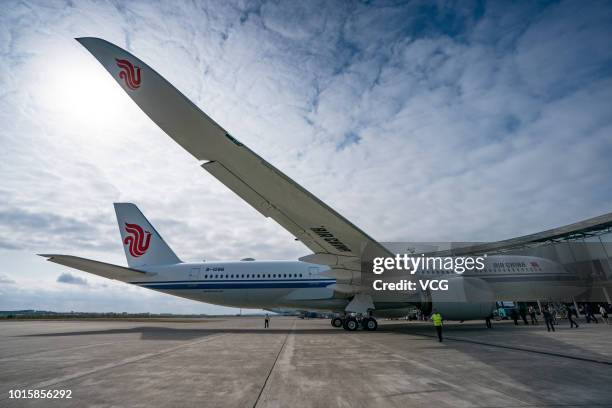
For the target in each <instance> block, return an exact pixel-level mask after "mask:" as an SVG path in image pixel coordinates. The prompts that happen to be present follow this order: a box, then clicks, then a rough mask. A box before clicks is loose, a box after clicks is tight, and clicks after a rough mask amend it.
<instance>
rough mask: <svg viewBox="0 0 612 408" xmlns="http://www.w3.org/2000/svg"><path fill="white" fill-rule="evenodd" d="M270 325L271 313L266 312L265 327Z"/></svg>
mask: <svg viewBox="0 0 612 408" xmlns="http://www.w3.org/2000/svg"><path fill="white" fill-rule="evenodd" d="M268 327H270V315H269V314H267V313H266V319H265V320H264V329H267V328H268Z"/></svg>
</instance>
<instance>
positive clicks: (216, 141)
mask: <svg viewBox="0 0 612 408" xmlns="http://www.w3.org/2000/svg"><path fill="white" fill-rule="evenodd" d="M77 40H78V41H79V42H80V43H81V44H82V45H83V46H84V47H85V48H87V50H88V51H89V52H91V53H92V54H93V56H94V57H96V59H98V61H99V62H100V63H101V64H102V65H103V66H104V68H105V69H106V70H107V71H108V72H109V73H110V74H111V76H112V77H113V78H114V79H115V80H116V81H117V82H118V83H119V85H120V86H121V87H122V88H123V89H124V90H125V92H126V93H127V94H128V95H129V96H130V97H131V98H132V100H133V101H134V102H136V104H137V105H138V106H139V107H140V108H141V109H142V110H143V111H144V112H145V113H146V114H147V116H149V118H151V120H153V122H155V123H156V124H157V125H158V126H159V127H160V128H161V129H162V130H163V131H164V132H166V133H167V134H168V135H169V136H170V137H171V138H172V139H174V140H175V141H176V142H177V143H178V144H179V145H181V146H182V147H183V148H184V149H185V150H187V151H188V152H189V153H191V155H193V156H194V157H195V158H196V159H198V160H201V161H205V163H204V164H202V168H204V170H206V171H207V172H209V173H210V174H212V175H213V176H214V177H216V178H217V179H218V180H219V181H221V182H222V183H223V184H225V185H226V186H227V187H229V188H230V189H231V190H232V191H233V192H234V193H236V194H237V195H238V196H240V197H241V198H242V199H243V200H245V201H246V202H247V203H249V204H250V205H251V206H253V207H254V208H255V209H256V210H257V211H259V212H260V213H261V214H263V215H264V216H265V217H271V218H272V219H274V220H275V221H276V222H277V223H279V224H280V225H281V226H282V227H283V228H285V229H286V230H287V231H289V232H290V233H291V234H293V235H294V236H295V237H296V239H297V240H299V241H301V242H302V243H304V245H306V246H307V247H308V248H310V249H311V250H312V251H313V252H314V254H312V255H308V256H306V257H303V258H300V259H301V260H304V261H308V262H313V263H319V264H325V265H331V266H347V265H348V268H349V269H351V270H355V271H356V270H357V269H360V266H359V262H360V257H361V255H362V253H363V251H364V248H366V246H367V247H368V248H369V251H373V252H376V253H380V254H381V256H388V255H390V253H389V252H388V251H387V250H386V249H385V248H384V247H382V246H381V245H380V244H379V243H378V242H377V241H375V240H374V239H373V238H371V237H370V236H368V235H367V234H366V233H365V232H363V231H362V230H361V229H359V228H358V227H356V226H355V225H354V224H352V223H351V222H350V221H348V220H347V219H346V218H344V217H342V216H341V215H340V214H338V213H337V212H336V211H334V210H333V209H332V208H331V207H329V206H328V205H326V204H325V203H323V202H322V201H321V200H319V199H318V198H317V197H315V196H314V195H312V194H311V193H310V192H308V191H306V190H305V189H304V188H303V187H301V186H300V185H299V184H297V183H296V182H294V181H293V180H291V179H290V178H289V177H287V176H286V175H285V174H283V173H282V172H281V171H280V170H278V169H276V168H275V167H274V166H272V165H271V164H270V163H268V162H267V161H265V160H264V159H263V158H261V157H260V156H258V155H257V154H256V153H254V152H253V151H252V150H251V149H249V148H248V147H246V146H245V145H244V144H243V143H241V142H240V141H238V140H237V139H236V138H235V137H233V136H231V135H230V134H229V133H228V132H227V131H226V130H225V129H223V128H222V127H221V126H219V125H218V124H217V123H215V122H214V121H213V120H212V119H211V118H210V117H208V116H207V115H206V114H205V113H204V112H202V111H201V110H200V109H199V108H198V107H197V106H196V105H194V104H193V103H192V102H191V101H190V100H189V99H187V98H186V97H185V96H184V95H183V94H182V93H181V92H179V91H178V90H177V89H176V88H175V87H174V86H172V84H170V83H169V82H168V81H166V80H165V79H164V78H163V77H162V76H160V75H159V74H158V73H157V72H155V71H154V70H153V69H152V68H150V67H149V66H148V65H147V64H145V63H144V62H142V61H141V60H140V59H138V58H136V57H135V56H134V55H132V54H130V53H129V52H127V51H125V50H123V49H121V48H119V47H117V46H115V45H113V44H111V43H109V42H107V41H105V40H102V39H99V38H91V37H87V38H78V39H77Z"/></svg>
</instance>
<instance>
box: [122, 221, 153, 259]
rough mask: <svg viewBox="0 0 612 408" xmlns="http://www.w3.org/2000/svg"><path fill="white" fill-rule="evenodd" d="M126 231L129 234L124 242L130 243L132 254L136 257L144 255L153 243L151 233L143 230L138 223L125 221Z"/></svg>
mask: <svg viewBox="0 0 612 408" xmlns="http://www.w3.org/2000/svg"><path fill="white" fill-rule="evenodd" d="M125 232H127V233H128V234H129V235H128V236H127V237H125V239H124V240H123V243H124V244H125V245H129V247H128V250H129V251H130V255H132V256H133V257H134V258H138V257H140V256H142V255H144V254H145V253H146V252H147V249H149V244H150V243H151V233H150V232H149V231H145V230H143V229H142V227H141V226H140V225H138V224H128V223H127V222H126V223H125Z"/></svg>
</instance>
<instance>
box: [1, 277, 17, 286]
mask: <svg viewBox="0 0 612 408" xmlns="http://www.w3.org/2000/svg"><path fill="white" fill-rule="evenodd" d="M15 283H17V282H15V281H14V280H13V279H11V278H10V277H8V276H6V275H0V285H14V284H15Z"/></svg>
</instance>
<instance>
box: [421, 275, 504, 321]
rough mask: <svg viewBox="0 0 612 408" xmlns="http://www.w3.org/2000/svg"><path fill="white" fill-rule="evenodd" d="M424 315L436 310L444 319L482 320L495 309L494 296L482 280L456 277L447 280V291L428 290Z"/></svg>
mask: <svg viewBox="0 0 612 408" xmlns="http://www.w3.org/2000/svg"><path fill="white" fill-rule="evenodd" d="M428 295H429V299H430V301H429V302H428V303H427V304H424V305H423V308H422V309H421V310H423V311H424V312H425V313H428V312H430V311H431V310H433V309H436V310H437V311H438V312H439V313H440V314H441V315H442V317H443V318H444V319H448V320H470V319H484V318H485V317H487V316H490V315H491V313H492V311H493V309H494V308H495V295H494V293H493V290H492V289H491V287H490V286H489V284H488V283H486V282H485V281H484V280H482V279H480V278H471V277H463V276H458V277H455V278H451V279H449V280H448V290H429V291H428Z"/></svg>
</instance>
